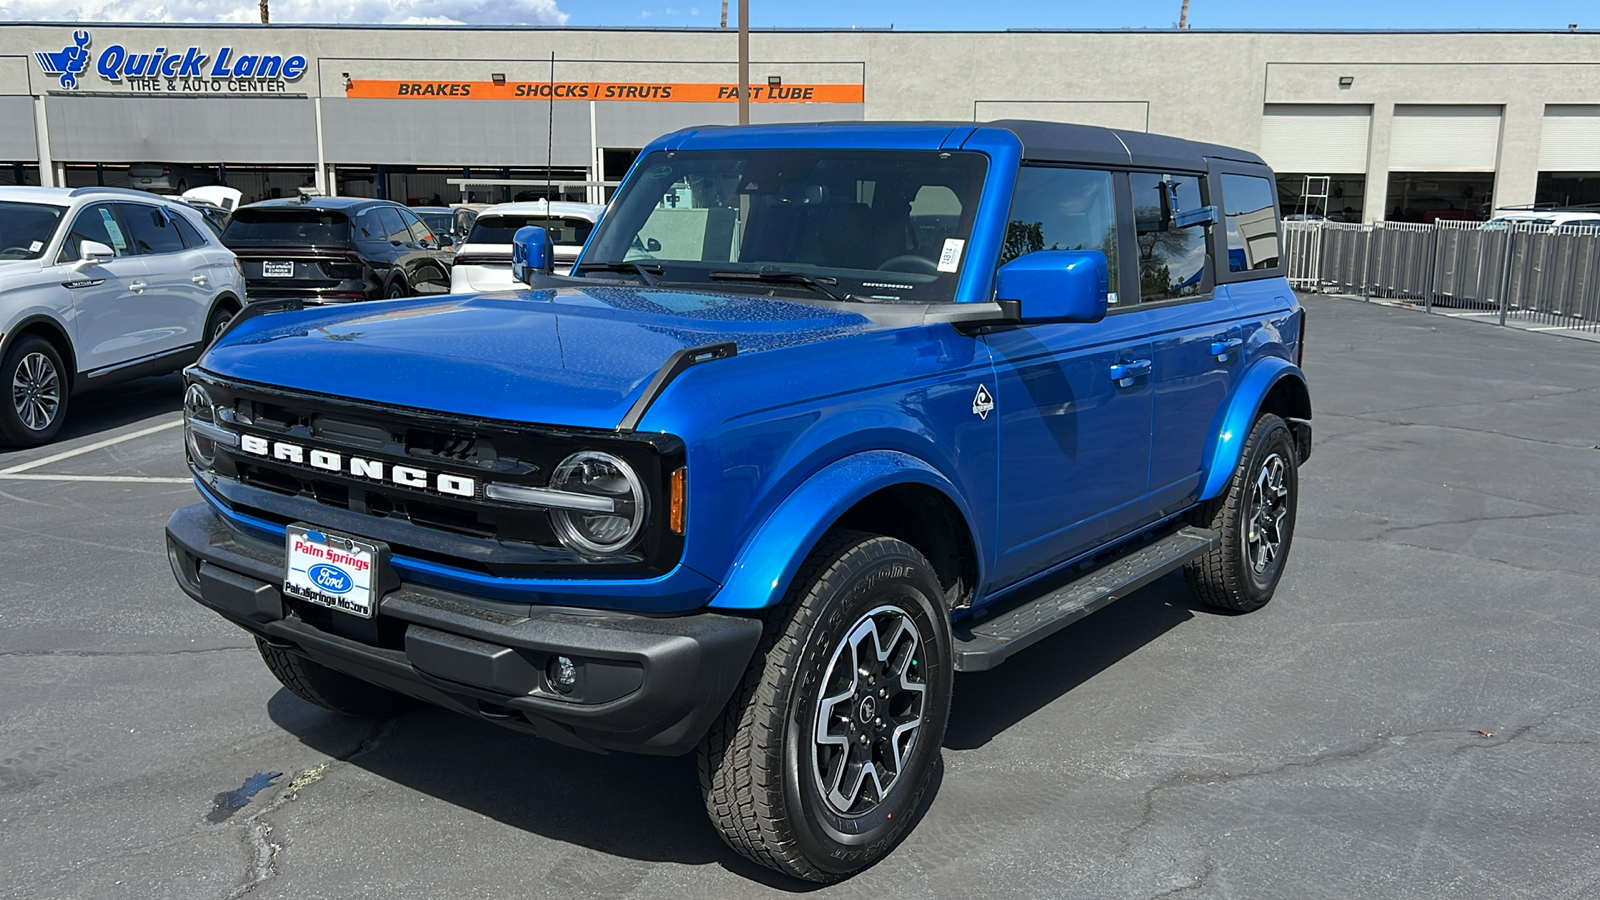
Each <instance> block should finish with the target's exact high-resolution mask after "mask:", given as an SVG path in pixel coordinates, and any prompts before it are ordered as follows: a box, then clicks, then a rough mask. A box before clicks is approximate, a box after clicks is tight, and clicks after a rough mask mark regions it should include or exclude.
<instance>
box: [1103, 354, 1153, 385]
mask: <svg viewBox="0 0 1600 900" xmlns="http://www.w3.org/2000/svg"><path fill="white" fill-rule="evenodd" d="M1108 374H1109V375H1110V376H1111V380H1112V381H1115V382H1116V383H1117V387H1133V383H1134V382H1135V381H1138V380H1139V379H1140V378H1143V377H1144V376H1146V375H1149V374H1150V360H1148V359H1136V360H1133V361H1131V362H1125V363H1117V364H1116V365H1114V366H1112V367H1111V371H1110V372H1109V373H1108Z"/></svg>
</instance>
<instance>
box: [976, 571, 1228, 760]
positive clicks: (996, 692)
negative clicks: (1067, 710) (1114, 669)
mask: <svg viewBox="0 0 1600 900" xmlns="http://www.w3.org/2000/svg"><path fill="white" fill-rule="evenodd" d="M1201 608H1202V607H1200V606H1199V605H1198V604H1197V603H1196V602H1195V600H1194V597H1193V595H1191V594H1190V593H1189V588H1188V586H1187V585H1186V584H1184V582H1183V574H1182V573H1181V572H1175V573H1173V574H1171V575H1168V576H1166V577H1164V578H1162V579H1160V580H1159V581H1157V582H1156V583H1154V584H1152V585H1150V586H1149V587H1147V588H1144V589H1143V590H1140V591H1137V592H1135V593H1133V594H1131V595H1130V596H1128V597H1126V598H1124V599H1122V600H1118V601H1117V602H1115V603H1113V604H1111V605H1110V606H1108V607H1106V608H1105V609H1102V610H1100V611H1098V612H1096V613H1093V614H1091V615H1090V616H1089V617H1088V618H1086V619H1082V620H1080V621H1078V622H1075V623H1073V624H1072V625H1069V626H1067V627H1066V628H1065V629H1063V630H1062V631H1059V632H1057V633H1056V634H1053V635H1051V636H1050V637H1048V638H1045V639H1044V640H1043V641H1040V642H1039V643H1037V644H1034V645H1033V646H1032V647H1029V648H1028V649H1026V650H1024V651H1022V652H1021V653H1018V654H1017V655H1016V656H1014V657H1012V658H1011V659H1010V660H1008V661H1007V662H1006V664H1005V665H1003V666H1001V667H1000V668H998V669H994V670H992V671H989V672H973V673H970V674H965V675H958V676H956V687H955V701H954V703H953V705H952V706H951V709H950V725H949V728H948V730H947V731H946V732H945V738H944V746H945V747H946V748H947V749H950V750H973V749H976V748H978V747H982V746H983V745H985V744H987V743H989V742H990V741H992V740H994V738H995V736H996V735H998V734H1000V733H1001V732H1003V731H1005V730H1006V729H1007V728H1010V727H1011V726H1013V725H1015V724H1017V723H1018V722H1020V721H1022V720H1023V719H1026V718H1027V717H1029V716H1031V715H1033V714H1034V713H1035V712H1038V711H1039V710H1040V709H1041V708H1042V707H1044V706H1045V705H1047V704H1049V703H1050V702H1052V701H1054V700H1055V699H1057V698H1058V697H1061V696H1062V695H1064V694H1066V693H1067V692H1069V691H1071V690H1072V689H1073V688H1076V687H1077V686H1078V685H1080V684H1083V683H1084V682H1085V681H1088V680H1089V679H1091V678H1093V677H1094V676H1096V675H1098V674H1100V673H1101V672H1103V671H1105V670H1106V669H1108V668H1110V667H1111V666H1112V665H1114V664H1116V663H1117V662H1119V661H1121V660H1122V659H1124V658H1125V657H1127V656H1130V655H1132V654H1133V653H1134V652H1135V651H1136V650H1138V649H1139V648H1140V647H1143V646H1144V645H1145V644H1148V643H1150V642H1151V641H1153V640H1155V639H1156V638H1158V637H1160V636H1161V635H1163V634H1165V633H1166V632H1168V631H1170V630H1171V629H1173V628H1175V627H1177V626H1178V625H1179V624H1181V623H1183V622H1186V621H1188V620H1189V619H1192V618H1194V611H1195V610H1197V609H1201Z"/></svg>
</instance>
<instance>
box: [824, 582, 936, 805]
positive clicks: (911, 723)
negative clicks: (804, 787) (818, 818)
mask: <svg viewBox="0 0 1600 900" xmlns="http://www.w3.org/2000/svg"><path fill="white" fill-rule="evenodd" d="M922 650H923V639H922V634H921V633H920V632H919V631H918V630H917V626H916V623H915V622H914V621H913V620H912V619H911V616H910V615H909V614H907V613H906V611H905V610H902V609H900V608H899V607H896V606H880V607H877V608H876V609H873V610H872V611H870V612H868V613H866V614H865V615H863V616H862V617H861V618H860V619H858V620H856V623H855V624H854V625H853V626H851V628H850V630H849V631H848V632H846V634H845V637H844V639H843V640H842V641H841V642H840V644H839V646H838V647H837V648H835V649H834V651H833V657H832V659H831V660H829V662H828V668H827V671H826V672H825V673H824V674H823V677H822V682H821V688H820V689H819V691H818V694H817V706H816V720H815V724H814V728H813V731H812V742H813V747H812V751H813V752H812V766H811V769H812V778H813V779H814V783H815V786H816V788H817V791H818V793H820V794H821V795H822V797H823V799H824V800H825V801H826V802H827V804H828V806H829V807H830V808H831V809H832V810H833V811H834V812H836V813H838V814H840V815H844V816H859V815H863V814H865V813H867V812H870V811H871V810H872V809H873V808H874V807H876V806H877V805H878V804H880V803H882V802H883V799H884V798H885V797H887V796H888V795H889V792H890V791H892V790H894V788H895V785H896V784H898V783H899V781H900V776H901V773H902V772H903V771H904V768H905V766H906V764H907V760H908V758H909V757H910V755H911V748H912V745H913V744H914V743H915V742H916V740H917V736H918V734H919V733H920V731H921V728H922V725H923V722H924V720H925V719H926V718H927V701H926V694H927V682H926V679H925V678H924V669H923V665H922V660H921V653H922Z"/></svg>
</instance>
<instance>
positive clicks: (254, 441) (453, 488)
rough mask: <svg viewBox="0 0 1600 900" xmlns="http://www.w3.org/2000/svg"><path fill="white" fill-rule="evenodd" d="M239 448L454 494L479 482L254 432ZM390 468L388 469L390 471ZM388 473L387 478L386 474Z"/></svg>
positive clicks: (472, 492) (471, 490) (469, 492)
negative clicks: (275, 439) (387, 463)
mask: <svg viewBox="0 0 1600 900" xmlns="http://www.w3.org/2000/svg"><path fill="white" fill-rule="evenodd" d="M239 449H240V450H242V451H244V452H245V453H248V454H250V455H252V456H260V457H264V458H267V459H271V460H273V461H275V462H280V463H290V464H293V465H297V466H302V467H305V468H311V469H320V470H322V471H324V472H337V473H341V474H348V475H350V476H351V477H354V478H365V479H367V480H368V481H386V482H388V483H390V484H396V485H399V486H400V487H407V488H413V489H419V490H434V491H438V492H439V493H441V494H448V495H450V496H453V497H472V496H476V494H477V490H478V482H477V479H475V478H468V477H467V476H465V475H452V474H450V473H448V472H429V471H427V470H425V469H419V468H416V467H415V466H401V465H394V466H389V465H386V464H385V463H384V462H383V461H382V460H377V459H365V458H362V457H359V456H348V457H347V456H344V455H343V454H340V453H334V452H333V451H331V450H322V449H319V448H308V447H304V446H302V445H300V444H291V443H289V442H288V441H273V440H268V439H267V438H264V437H257V436H256V435H253V434H242V435H240V436H239ZM386 470H387V471H386ZM385 475H387V477H385Z"/></svg>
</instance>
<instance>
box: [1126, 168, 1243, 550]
mask: <svg viewBox="0 0 1600 900" xmlns="http://www.w3.org/2000/svg"><path fill="white" fill-rule="evenodd" d="M1195 163H1196V168H1197V169H1198V168H1199V167H1201V166H1203V165H1204V161H1203V160H1199V159H1197V160H1195ZM1128 180H1129V185H1130V188H1131V192H1132V196H1133V208H1134V228H1135V240H1136V241H1137V243H1138V247H1139V253H1138V293H1137V294H1136V295H1135V296H1134V297H1132V298H1130V299H1135V300H1136V301H1137V305H1138V306H1137V310H1136V311H1134V312H1132V313H1130V315H1131V316H1132V317H1133V318H1134V319H1135V320H1137V321H1138V322H1139V323H1140V327H1141V329H1142V330H1144V332H1145V333H1146V334H1148V335H1150V339H1151V344H1152V357H1151V361H1152V368H1151V378H1152V386H1153V389H1154V392H1155V395H1154V397H1153V406H1154V410H1153V411H1154V416H1153V419H1152V424H1151V432H1150V436H1151V447H1150V500H1149V506H1148V508H1147V510H1146V515H1145V517H1144V518H1145V519H1146V520H1147V521H1153V520H1155V519H1158V518H1161V517H1164V516H1166V515H1168V514H1171V513H1173V512H1177V511H1179V510H1181V509H1183V508H1185V507H1187V506H1188V505H1190V504H1191V503H1193V502H1194V501H1195V499H1197V497H1198V491H1199V487H1200V473H1201V466H1202V463H1203V459H1204V456H1205V449H1206V446H1207V442H1208V438H1209V437H1210V434H1211V432H1212V429H1213V427H1214V426H1215V425H1216V424H1217V420H1218V417H1219V413H1220V411H1221V410H1222V409H1223V407H1224V404H1225V402H1226V400H1227V398H1228V396H1229V394H1230V393H1231V391H1232V386H1233V380H1234V377H1235V375H1236V374H1237V372H1238V370H1239V359H1240V357H1241V355H1242V354H1241V352H1240V348H1241V346H1242V336H1241V332H1240V329H1239V324H1238V314H1237V312H1236V311H1235V310H1234V307H1233V304H1232V302H1231V301H1230V299H1229V297H1228V295H1227V292H1226V291H1225V290H1219V289H1218V287H1217V265H1216V259H1217V257H1218V254H1217V252H1216V247H1217V243H1216V239H1217V237H1218V235H1217V232H1219V231H1220V227H1219V226H1207V225H1205V224H1203V223H1195V224H1188V225H1185V224H1184V223H1185V222H1186V221H1192V220H1193V219H1194V218H1196V217H1200V218H1203V217H1204V216H1205V215H1206V207H1207V206H1208V205H1210V204H1212V202H1213V199H1214V198H1213V197H1212V196H1211V194H1210V191H1209V188H1208V185H1207V181H1206V176H1205V174H1204V173H1203V172H1200V171H1189V172H1184V171H1163V172H1132V173H1129V175H1128Z"/></svg>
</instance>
